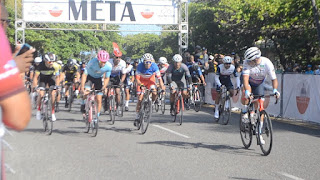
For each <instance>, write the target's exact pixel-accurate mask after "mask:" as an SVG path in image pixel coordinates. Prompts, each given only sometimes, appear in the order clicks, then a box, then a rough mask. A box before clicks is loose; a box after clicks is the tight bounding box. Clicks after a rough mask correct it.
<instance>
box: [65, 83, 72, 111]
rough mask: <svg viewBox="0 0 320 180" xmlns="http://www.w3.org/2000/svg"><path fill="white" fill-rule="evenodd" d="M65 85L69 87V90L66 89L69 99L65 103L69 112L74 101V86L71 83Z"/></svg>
mask: <svg viewBox="0 0 320 180" xmlns="http://www.w3.org/2000/svg"><path fill="white" fill-rule="evenodd" d="M66 85H67V86H69V88H68V91H69V97H68V99H67V103H68V110H69V112H70V111H71V107H72V103H73V99H74V84H73V82H68V83H66Z"/></svg>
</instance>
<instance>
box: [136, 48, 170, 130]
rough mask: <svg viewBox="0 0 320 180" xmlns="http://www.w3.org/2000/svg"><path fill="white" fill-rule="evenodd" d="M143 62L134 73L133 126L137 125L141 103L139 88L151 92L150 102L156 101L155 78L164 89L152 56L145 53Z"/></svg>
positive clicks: (141, 97)
mask: <svg viewBox="0 0 320 180" xmlns="http://www.w3.org/2000/svg"><path fill="white" fill-rule="evenodd" d="M142 59H143V62H141V63H140V64H139V65H138V67H137V71H136V80H137V95H138V102H137V106H136V119H135V120H134V126H138V125H139V112H140V108H141V101H142V99H143V94H141V88H148V89H150V90H151V92H152V102H154V101H155V100H156V99H157V91H156V88H157V87H156V78H157V79H158V80H159V82H160V88H161V89H162V90H164V89H165V87H164V84H163V82H162V79H161V75H160V71H159V68H158V66H157V64H156V63H154V62H152V61H154V58H153V56H152V54H150V53H146V54H144V55H143V56H142Z"/></svg>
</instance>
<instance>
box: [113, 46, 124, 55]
mask: <svg viewBox="0 0 320 180" xmlns="http://www.w3.org/2000/svg"><path fill="white" fill-rule="evenodd" d="M113 55H114V56H115V57H121V56H122V52H121V51H120V50H119V49H118V48H113Z"/></svg>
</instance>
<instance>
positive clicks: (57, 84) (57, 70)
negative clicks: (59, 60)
mask: <svg viewBox="0 0 320 180" xmlns="http://www.w3.org/2000/svg"><path fill="white" fill-rule="evenodd" d="M53 68H54V70H55V71H54V76H56V86H59V84H60V79H61V78H60V69H59V65H58V64H55V63H54V64H53Z"/></svg>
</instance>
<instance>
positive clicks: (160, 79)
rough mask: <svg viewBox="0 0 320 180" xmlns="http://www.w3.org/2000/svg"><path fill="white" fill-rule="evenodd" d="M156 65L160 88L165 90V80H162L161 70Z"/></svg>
mask: <svg viewBox="0 0 320 180" xmlns="http://www.w3.org/2000/svg"><path fill="white" fill-rule="evenodd" d="M154 67H155V76H156V78H158V80H159V83H160V88H161V89H163V90H164V89H165V87H164V84H163V81H162V78H161V73H160V71H159V68H158V66H154Z"/></svg>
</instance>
